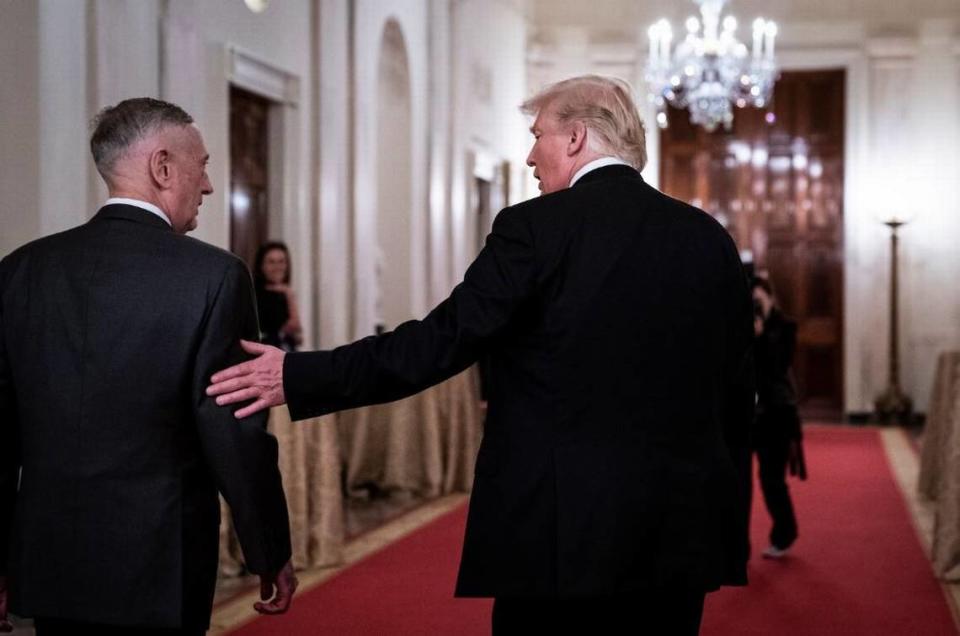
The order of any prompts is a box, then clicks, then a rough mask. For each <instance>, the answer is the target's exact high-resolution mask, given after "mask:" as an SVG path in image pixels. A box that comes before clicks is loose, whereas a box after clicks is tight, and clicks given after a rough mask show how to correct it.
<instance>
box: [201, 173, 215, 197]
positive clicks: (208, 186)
mask: <svg viewBox="0 0 960 636" xmlns="http://www.w3.org/2000/svg"><path fill="white" fill-rule="evenodd" d="M203 194H204V195H206V196H209V195H211V194H213V184H212V183H210V177H208V176H207V175H204V176H203Z"/></svg>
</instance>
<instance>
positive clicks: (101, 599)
mask: <svg viewBox="0 0 960 636" xmlns="http://www.w3.org/2000/svg"><path fill="white" fill-rule="evenodd" d="M90 146H91V149H92V151H93V157H94V161H95V162H96V166H97V170H98V171H99V172H100V175H101V176H102V177H103V179H104V181H105V182H106V184H107V187H108V189H109V192H110V198H109V199H108V200H107V202H106V203H105V204H104V206H103V207H101V208H100V210H99V211H98V212H97V214H96V215H95V216H94V217H93V219H91V220H90V222H88V223H86V224H84V225H82V226H80V227H77V228H74V229H72V230H68V231H66V232H61V233H59V234H55V235H52V236H48V237H45V238H42V239H39V240H37V241H34V242H32V243H29V244H28V245H26V246H24V247H22V248H20V249H18V250H16V251H14V252H13V253H12V254H10V255H9V256H7V257H6V258H4V259H3V261H2V262H0V544H2V545H0V626H2V625H3V621H4V620H5V619H6V618H7V615H6V612H7V600H8V598H7V597H8V595H9V608H10V611H12V612H15V613H16V614H17V615H19V616H26V617H33V618H35V624H36V629H37V634H38V636H55V635H59V634H103V635H105V636H109V635H117V636H120V635H122V636H137V635H140V634H144V635H146V634H149V635H150V636H163V635H169V636H172V635H174V634H183V635H188V634H189V635H197V634H201V633H203V632H204V631H206V629H207V628H208V626H209V622H210V612H211V608H212V604H213V595H214V587H215V583H216V577H217V543H218V539H219V531H218V526H219V521H220V514H219V512H220V503H219V498H218V496H217V492H218V491H220V492H221V493H223V495H224V497H225V499H226V500H227V502H228V503H229V504H230V508H231V510H232V511H233V519H234V527H235V528H236V530H237V534H238V535H239V537H240V543H241V545H242V547H243V551H244V555H245V557H246V561H247V565H248V567H249V569H250V571H251V572H254V573H256V574H258V575H259V576H260V581H261V590H262V594H263V599H264V601H265V602H262V603H257V604H256V605H255V608H256V609H257V611H259V612H261V613H266V614H276V613H281V612H284V611H286V609H287V607H288V606H289V604H290V600H291V598H292V595H293V592H294V589H295V587H296V577H295V576H294V574H293V568H292V566H291V564H290V529H289V522H288V518H287V508H286V503H285V500H284V492H283V487H282V484H281V480H280V472H279V469H278V467H277V442H276V440H275V439H274V438H273V437H272V436H271V435H269V434H268V433H267V432H266V419H267V418H266V413H260V414H257V415H256V416H252V417H249V418H243V419H241V420H239V421H237V420H235V419H234V418H232V417H230V414H229V413H227V412H225V411H224V410H223V409H221V408H219V407H217V405H216V404H215V403H214V401H213V400H212V399H210V398H208V397H207V396H206V394H205V392H204V389H205V387H206V383H207V381H208V380H209V378H210V375H211V374H212V373H213V372H214V371H215V370H216V369H218V368H220V367H222V366H223V365H225V364H231V363H236V362H240V361H242V360H243V359H244V358H245V355H244V353H243V351H242V350H241V349H240V346H239V345H238V343H237V339H238V338H241V337H242V338H254V339H255V338H256V337H257V335H258V329H257V319H256V313H255V308H254V307H255V306H254V299H253V285H252V284H251V280H250V273H249V271H248V270H247V268H246V266H245V265H244V264H243V263H242V262H241V261H240V260H239V259H238V258H237V257H235V256H233V255H232V254H230V253H228V252H225V251H223V250H220V249H218V248H215V247H213V246H210V245H207V244H206V243H202V242H200V241H197V240H194V239H192V238H188V237H187V236H184V235H185V234H186V233H187V232H189V231H191V230H193V229H194V228H196V226H197V216H198V214H199V207H200V205H201V203H202V201H203V198H204V197H205V196H207V195H209V194H211V193H212V192H213V187H212V186H211V184H210V180H209V178H208V177H207V168H206V166H207V161H208V159H209V156H208V154H207V151H206V148H205V147H204V143H203V138H202V136H201V134H200V131H199V129H198V128H197V127H196V126H195V125H193V119H192V118H191V117H190V115H188V114H187V113H186V112H184V111H183V110H182V109H181V108H180V107H178V106H176V105H174V104H170V103H167V102H163V101H160V100H156V99H150V98H137V99H129V100H125V101H123V102H120V103H119V104H117V105H116V106H113V107H109V108H106V109H104V110H103V111H101V113H100V114H99V115H98V118H97V120H96V129H95V130H94V132H93V136H92V139H91V141H90ZM8 540H9V545H8ZM274 593H275V596H274V598H273V599H272V600H269V597H270V596H272V595H274Z"/></svg>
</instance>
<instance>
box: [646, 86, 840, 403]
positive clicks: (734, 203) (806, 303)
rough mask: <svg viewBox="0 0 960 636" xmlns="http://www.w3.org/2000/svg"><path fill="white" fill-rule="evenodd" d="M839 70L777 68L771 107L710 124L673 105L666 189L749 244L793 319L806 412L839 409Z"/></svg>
mask: <svg viewBox="0 0 960 636" xmlns="http://www.w3.org/2000/svg"><path fill="white" fill-rule="evenodd" d="M843 141H844V72H843V71H842V70H838V71H815V72H791V73H783V75H782V77H781V78H780V80H779V81H778V82H777V85H776V90H775V95H774V103H773V105H772V108H771V110H770V111H761V110H757V109H737V111H736V113H735V116H734V124H733V127H732V129H731V130H730V131H723V130H718V131H715V132H713V133H707V132H706V131H704V130H703V129H702V128H699V127H694V126H693V125H692V124H690V121H689V116H688V113H686V112H685V111H684V112H681V111H677V110H671V112H670V113H669V127H668V128H667V129H666V130H664V131H663V132H662V133H661V139H660V142H661V145H660V148H661V157H662V159H661V164H660V165H661V168H660V169H661V173H660V183H661V184H663V189H664V192H666V193H667V194H670V195H671V196H674V197H677V198H679V199H683V200H685V201H688V202H691V203H692V204H693V205H696V206H698V207H701V208H703V209H704V210H706V211H707V212H709V213H710V214H712V215H713V216H715V217H716V218H717V219H718V220H720V222H721V223H723V224H724V225H725V226H726V227H727V229H728V230H729V232H730V234H731V235H732V236H733V237H734V239H735V240H736V242H737V245H738V246H739V247H740V249H741V250H743V251H746V250H749V251H750V252H752V256H753V262H754V269H755V270H756V271H757V273H761V274H767V276H768V277H769V279H770V280H771V282H772V283H773V286H774V290H775V292H776V294H777V297H778V300H779V303H780V306H781V307H782V309H783V311H784V312H785V313H786V314H787V315H789V316H791V317H792V318H793V319H794V320H796V321H797V323H798V332H797V353H796V357H795V359H794V373H795V376H796V379H797V388H798V392H799V398H800V406H801V410H802V411H803V414H804V416H805V417H808V418H839V417H840V416H841V414H842V408H843V170H844V145H843Z"/></svg>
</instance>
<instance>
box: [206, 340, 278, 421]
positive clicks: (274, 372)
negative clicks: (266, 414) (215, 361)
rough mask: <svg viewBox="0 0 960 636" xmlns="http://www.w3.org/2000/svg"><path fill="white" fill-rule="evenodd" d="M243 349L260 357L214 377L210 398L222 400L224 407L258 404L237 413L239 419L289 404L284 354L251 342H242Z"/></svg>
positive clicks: (220, 403)
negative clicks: (247, 402)
mask: <svg viewBox="0 0 960 636" xmlns="http://www.w3.org/2000/svg"><path fill="white" fill-rule="evenodd" d="M240 346H242V347H243V350H244V351H246V352H247V353H252V354H255V355H258V356H259V357H258V358H256V359H254V360H250V361H248V362H243V363H241V364H238V365H235V366H232V367H230V368H229V369H224V370H223V371H218V372H217V373H214V374H213V377H212V378H210V382H211V384H210V386H208V387H207V395H210V396H214V395H216V396H219V397H217V404H219V405H220V406H224V405H227V404H234V403H236V402H244V401H246V400H254V402H253V404H249V405H247V406H245V407H243V408H242V409H240V410H239V411H237V412H236V413H234V415H235V416H236V417H237V418H243V417H247V416H249V415H253V414H254V413H256V412H257V411H262V410H263V409H266V408H270V407H271V406H277V405H279V404H283V403H285V402H286V401H287V400H286V397H285V396H284V395H283V357H284V356H285V355H286V354H285V353H284V352H283V350H281V349H277V348H276V347H271V346H269V345H264V344H260V343H259V342H250V341H248V340H241V341H240Z"/></svg>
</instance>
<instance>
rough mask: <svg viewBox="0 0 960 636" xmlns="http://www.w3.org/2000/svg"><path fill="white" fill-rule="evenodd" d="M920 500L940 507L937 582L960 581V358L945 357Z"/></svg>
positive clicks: (930, 418) (926, 442) (933, 402)
mask: <svg viewBox="0 0 960 636" xmlns="http://www.w3.org/2000/svg"><path fill="white" fill-rule="evenodd" d="M917 486H918V490H919V491H920V495H921V496H922V497H925V498H927V499H932V500H934V501H935V502H936V503H935V505H934V527H933V545H932V554H931V558H932V559H933V567H934V571H935V572H936V573H937V576H939V577H941V578H943V579H946V580H948V581H960V352H953V351H951V352H946V353H942V354H940V356H939V358H938V360H937V371H936V376H935V378H934V385H933V393H932V395H931V396H930V406H929V408H928V410H927V422H926V425H925V427H924V433H923V446H922V448H921V454H920V475H919V478H918V484H917Z"/></svg>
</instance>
